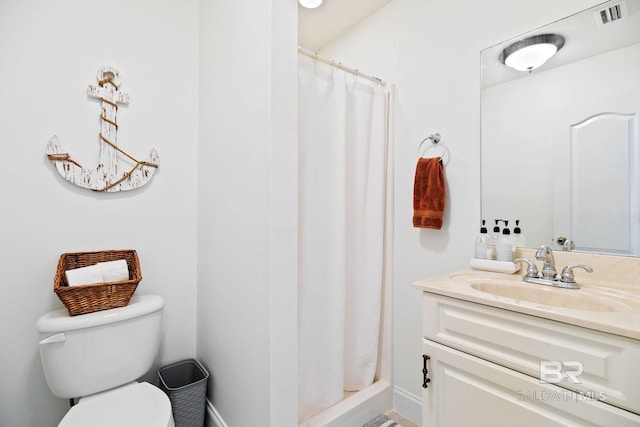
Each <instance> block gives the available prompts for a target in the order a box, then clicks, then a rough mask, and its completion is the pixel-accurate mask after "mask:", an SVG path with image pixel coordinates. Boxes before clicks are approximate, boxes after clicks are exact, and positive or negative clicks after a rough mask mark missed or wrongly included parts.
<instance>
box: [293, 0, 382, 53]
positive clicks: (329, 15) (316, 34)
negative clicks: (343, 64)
mask: <svg viewBox="0 0 640 427" xmlns="http://www.w3.org/2000/svg"><path fill="white" fill-rule="evenodd" d="M391 1H392V0H324V3H323V4H322V6H320V7H318V8H317V9H306V8H304V7H302V6H298V45H299V46H301V47H304V48H306V49H309V50H312V51H318V50H320V49H321V48H322V47H324V46H326V45H327V44H328V43H330V42H331V41H333V40H335V39H336V38H338V37H340V36H341V35H342V34H344V33H345V32H346V31H347V30H348V29H349V28H352V27H353V26H355V25H357V24H358V23H359V22H361V21H362V20H364V19H365V18H367V17H368V16H370V15H372V14H373V13H374V12H376V11H377V10H379V9H381V8H382V7H384V6H386V5H387V4H389V3H391Z"/></svg>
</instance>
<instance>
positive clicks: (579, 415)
mask: <svg viewBox="0 0 640 427" xmlns="http://www.w3.org/2000/svg"><path fill="white" fill-rule="evenodd" d="M423 352H424V354H426V355H429V356H430V360H429V362H428V368H429V369H428V370H429V378H430V380H431V381H430V382H429V386H428V388H425V389H423V391H422V405H423V418H422V425H423V426H429V427H452V426H467V427H472V426H473V427H475V426H478V427H481V426H492V427H513V426H518V427H539V426H545V427H552V426H553V427H586V426H616V427H624V426H629V427H631V426H638V425H639V424H640V416H639V415H636V414H633V413H631V412H627V411H624V410H622V409H620V408H616V407H614V406H611V405H606V404H604V403H602V402H598V401H597V400H593V399H590V398H588V397H585V396H581V395H579V394H577V393H575V392H572V391H569V390H566V389H563V388H560V387H557V386H554V385H552V384H540V383H539V382H538V381H537V380H536V379H535V378H532V377H530V376H528V375H524V374H521V373H519V372H515V371H513V370H511V369H507V368H505V367H503V366H500V365H497V364H495V363H491V362H487V361H486V360H482V359H480V358H477V357H474V356H470V355H468V354H466V353H462V352H460V351H457V350H453V349H451V348H449V347H446V346H443V345H440V344H437V343H434V342H432V341H428V340H424V341H423Z"/></svg>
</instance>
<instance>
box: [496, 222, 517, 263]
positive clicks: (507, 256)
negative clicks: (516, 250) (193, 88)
mask: <svg viewBox="0 0 640 427" xmlns="http://www.w3.org/2000/svg"><path fill="white" fill-rule="evenodd" d="M504 224H505V226H504V228H503V229H502V236H501V237H500V238H499V239H498V243H496V259H497V260H498V261H513V239H512V238H511V231H510V230H509V222H508V221H505V222H504Z"/></svg>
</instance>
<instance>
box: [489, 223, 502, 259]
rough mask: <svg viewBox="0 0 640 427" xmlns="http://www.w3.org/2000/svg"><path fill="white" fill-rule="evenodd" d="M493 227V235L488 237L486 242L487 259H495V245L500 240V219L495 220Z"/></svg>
mask: <svg viewBox="0 0 640 427" xmlns="http://www.w3.org/2000/svg"><path fill="white" fill-rule="evenodd" d="M494 221H495V225H494V226H493V233H491V234H490V235H489V241H488V242H487V259H496V245H497V244H498V239H499V238H500V226H499V225H498V222H499V221H502V220H501V219H496V220H494Z"/></svg>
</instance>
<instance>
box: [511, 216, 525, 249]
mask: <svg viewBox="0 0 640 427" xmlns="http://www.w3.org/2000/svg"><path fill="white" fill-rule="evenodd" d="M513 241H514V243H515V247H516V248H526V247H527V238H526V237H524V234H522V230H521V229H520V220H519V219H516V228H514V229H513Z"/></svg>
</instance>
